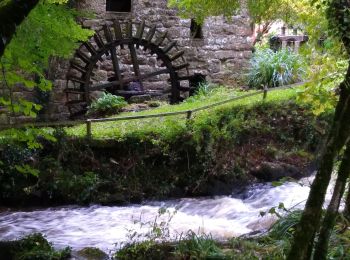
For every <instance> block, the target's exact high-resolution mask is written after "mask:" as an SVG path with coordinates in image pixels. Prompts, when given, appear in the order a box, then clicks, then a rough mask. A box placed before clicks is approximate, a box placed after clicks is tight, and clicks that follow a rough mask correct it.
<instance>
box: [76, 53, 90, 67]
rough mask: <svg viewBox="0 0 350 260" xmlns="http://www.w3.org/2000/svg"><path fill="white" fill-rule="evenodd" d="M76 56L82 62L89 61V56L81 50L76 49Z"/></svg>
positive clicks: (87, 62)
mask: <svg viewBox="0 0 350 260" xmlns="http://www.w3.org/2000/svg"><path fill="white" fill-rule="evenodd" d="M76 56H77V57H78V58H79V59H81V60H82V61H83V62H85V63H86V64H89V63H90V57H89V56H87V55H86V54H85V53H83V52H82V51H81V50H77V51H76Z"/></svg>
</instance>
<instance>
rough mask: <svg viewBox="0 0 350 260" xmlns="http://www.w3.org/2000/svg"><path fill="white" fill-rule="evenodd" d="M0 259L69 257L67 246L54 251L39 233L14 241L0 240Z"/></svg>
mask: <svg viewBox="0 0 350 260" xmlns="http://www.w3.org/2000/svg"><path fill="white" fill-rule="evenodd" d="M0 252H1V255H0V259H15V260H66V259H70V256H71V249H70V248H69V247H66V248H64V249H63V250H59V251H56V250H55V249H54V248H53V246H52V244H51V243H49V242H48V241H47V240H46V239H45V237H44V236H43V235H42V234H40V233H35V234H32V235H29V236H26V237H24V238H22V239H20V240H15V241H0Z"/></svg>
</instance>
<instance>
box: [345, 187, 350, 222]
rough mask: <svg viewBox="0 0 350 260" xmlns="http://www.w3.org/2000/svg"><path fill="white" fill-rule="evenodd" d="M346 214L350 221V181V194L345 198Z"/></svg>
mask: <svg viewBox="0 0 350 260" xmlns="http://www.w3.org/2000/svg"><path fill="white" fill-rule="evenodd" d="M344 216H345V217H346V218H347V219H348V220H349V221H350V181H349V183H348V194H347V196H346V200H345V209H344Z"/></svg>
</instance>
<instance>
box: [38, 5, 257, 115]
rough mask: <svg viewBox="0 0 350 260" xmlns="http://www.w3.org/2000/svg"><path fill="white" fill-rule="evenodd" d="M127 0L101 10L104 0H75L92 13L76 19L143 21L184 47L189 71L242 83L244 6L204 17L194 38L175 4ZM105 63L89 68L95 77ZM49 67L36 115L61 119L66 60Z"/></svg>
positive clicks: (90, 24)
mask: <svg viewBox="0 0 350 260" xmlns="http://www.w3.org/2000/svg"><path fill="white" fill-rule="evenodd" d="M131 1H132V4H131V12H128V13H117V12H107V11H106V0H80V1H77V8H78V9H80V10H86V11H89V12H91V11H92V12H94V13H95V14H96V15H95V17H94V18H91V19H86V20H83V21H81V22H82V24H83V26H84V27H86V28H91V29H93V30H96V29H100V28H101V27H102V25H103V24H105V22H106V21H108V20H114V19H119V20H130V19H132V20H134V21H142V20H145V21H146V24H147V25H156V26H157V29H158V30H160V31H165V30H167V31H168V33H169V37H170V38H171V39H173V40H176V41H177V42H178V46H179V48H180V49H181V50H185V55H184V57H185V59H186V61H187V62H188V63H189V64H190V67H189V70H190V74H194V73H201V74H204V75H206V78H207V80H208V81H210V82H213V83H217V84H224V85H228V86H237V85H239V84H240V83H241V82H242V77H243V76H244V73H245V71H246V68H247V67H248V64H249V59H250V57H251V54H252V43H251V38H250V37H251V35H252V30H251V26H250V19H249V16H248V15H247V14H246V13H245V12H244V11H242V12H241V14H240V15H237V16H233V17H232V19H226V18H224V17H211V18H208V19H206V20H205V23H204V24H203V26H202V35H201V36H202V37H201V38H200V39H194V38H193V36H192V35H191V19H182V18H180V17H179V16H178V12H177V11H176V10H175V9H170V8H168V7H167V0H131ZM154 60H155V59H150V60H149V61H148V62H151V63H152V62H153V61H154ZM154 62H156V61H154ZM141 65H145V67H146V66H147V65H149V64H148V63H144V64H142V62H141ZM111 66H112V65H111V64H104V67H103V66H102V68H101V70H100V71H98V73H95V74H96V76H97V77H100V80H101V79H102V80H106V78H108V76H109V75H108V74H109V71H108V67H109V68H110V69H111ZM51 67H52V68H51V70H52V72H51V75H50V78H52V79H53V80H54V87H53V91H52V92H51V93H50V96H49V97H46V99H49V102H48V103H47V104H46V107H45V113H44V114H43V115H42V116H41V119H46V120H62V119H67V118H68V116H69V112H68V109H67V107H66V105H65V102H66V96H65V93H64V89H65V88H66V84H67V79H66V74H67V71H68V68H69V65H68V62H67V61H55V62H53V63H52V66H51ZM159 84H162V82H153V85H154V86H155V88H157V87H158V85H159ZM159 87H161V86H159ZM35 95H37V94H35Z"/></svg>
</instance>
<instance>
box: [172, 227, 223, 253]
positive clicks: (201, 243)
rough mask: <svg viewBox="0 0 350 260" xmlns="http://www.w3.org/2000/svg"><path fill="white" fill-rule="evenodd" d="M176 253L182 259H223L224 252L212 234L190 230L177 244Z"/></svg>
mask: <svg viewBox="0 0 350 260" xmlns="http://www.w3.org/2000/svg"><path fill="white" fill-rule="evenodd" d="M174 254H175V255H176V256H178V257H179V258H180V259H218V258H219V259H220V258H221V259H222V258H224V253H223V252H222V251H221V249H220V248H219V246H218V245H217V243H216V241H215V240H214V239H213V238H212V237H211V236H210V235H205V234H201V235H197V234H196V233H194V232H193V231H188V232H187V234H186V235H185V237H183V238H181V239H180V240H179V242H178V244H177V245H176V249H175V252H174Z"/></svg>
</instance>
